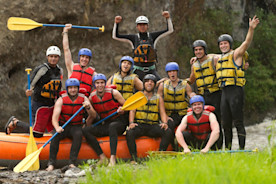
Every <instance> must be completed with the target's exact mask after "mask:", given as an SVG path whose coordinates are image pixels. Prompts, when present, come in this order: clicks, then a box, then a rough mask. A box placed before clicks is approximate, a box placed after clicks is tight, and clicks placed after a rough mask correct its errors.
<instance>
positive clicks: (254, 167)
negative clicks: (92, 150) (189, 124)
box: [81, 147, 276, 184]
mask: <svg viewBox="0 0 276 184" xmlns="http://www.w3.org/2000/svg"><path fill="white" fill-rule="evenodd" d="M270 151H271V150H270ZM270 151H268V150H267V151H263V152H258V153H232V154H230V153H219V154H218V153H216V154H206V155H201V154H194V155H185V156H183V155H179V156H176V157H175V156H174V157H173V156H166V157H150V158H149V160H148V161H145V162H142V163H141V164H138V165H131V164H129V163H125V162H121V163H119V164H117V165H116V166H115V167H113V168H111V167H100V168H97V169H95V170H94V171H93V174H92V173H91V172H88V173H87V177H86V180H85V181H81V183H94V184H96V183H101V184H102V183H120V184H121V183H128V184H131V183H133V184H137V183H143V184H144V183H158V184H160V183H192V184H194V183H201V184H204V183H206V184H210V183H219V184H221V183H227V184H230V183H235V184H237V183H254V184H255V183H274V182H275V181H276V164H275V162H274V160H275V158H274V159H271V153H270ZM272 151H273V152H274V153H275V152H276V147H274V148H273V150H272ZM273 155H274V157H275V155H276V154H273Z"/></svg>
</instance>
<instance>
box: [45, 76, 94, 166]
mask: <svg viewBox="0 0 276 184" xmlns="http://www.w3.org/2000/svg"><path fill="white" fill-rule="evenodd" d="M65 85H66V91H67V93H65V94H62V96H61V97H60V98H59V99H58V100H57V102H56V104H55V107H54V112H53V117H52V121H53V126H54V128H55V130H56V132H58V133H59V134H57V136H56V137H55V138H54V139H53V140H52V141H51V144H50V158H49V162H48V168H47V169H46V170H47V171H52V170H53V169H54V166H55V163H56V158H57V153H58V149H59V142H60V140H62V139H65V138H66V137H69V138H71V139H73V142H72V146H71V151H70V160H69V167H71V168H72V167H75V164H76V161H77V158H78V154H79V151H80V147H81V143H82V119H83V117H84V110H82V111H80V112H79V114H77V115H76V116H75V117H74V118H73V119H72V120H71V122H70V123H69V124H68V125H67V126H66V127H65V128H64V129H63V128H62V127H61V126H62V125H63V124H64V123H66V122H67V121H68V120H69V119H70V118H71V116H72V115H74V114H75V113H76V112H77V111H78V110H79V108H81V106H82V105H84V106H85V109H86V111H87V112H88V117H87V121H92V120H93V119H94V118H95V117H96V112H95V110H94V109H93V107H92V106H91V104H90V102H89V100H88V98H87V97H86V96H85V95H84V94H80V93H79V86H80V82H79V80H78V79H75V78H71V79H68V80H67V81H66V83H65Z"/></svg>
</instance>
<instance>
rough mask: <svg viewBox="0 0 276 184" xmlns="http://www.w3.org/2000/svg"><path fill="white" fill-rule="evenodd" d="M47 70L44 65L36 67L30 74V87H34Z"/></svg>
mask: <svg viewBox="0 0 276 184" xmlns="http://www.w3.org/2000/svg"><path fill="white" fill-rule="evenodd" d="M47 71H48V68H47V67H46V66H45V65H42V66H41V65H40V66H38V67H36V68H35V69H34V71H33V73H32V75H31V89H32V88H34V86H35V85H36V83H37V81H39V79H40V78H41V77H42V76H43V75H45V74H46V73H47Z"/></svg>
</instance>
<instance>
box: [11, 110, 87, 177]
mask: <svg viewBox="0 0 276 184" xmlns="http://www.w3.org/2000/svg"><path fill="white" fill-rule="evenodd" d="M83 108H84V106H82V107H81V108H79V110H78V111H77V112H76V113H75V114H74V115H73V116H72V117H71V118H70V119H69V120H68V121H66V123H65V124H64V125H63V126H62V128H64V127H65V126H66V125H68V124H69V123H70V121H71V120H72V119H73V118H74V117H75V116H76V115H78V113H79V112H80V111H81V110H82V109H83ZM57 134H58V132H56V133H55V134H54V135H53V136H52V137H51V138H50V139H49V140H48V141H47V142H46V143H45V144H44V145H43V146H42V147H40V148H39V150H37V151H35V152H33V153H31V154H30V155H28V156H26V157H25V158H24V159H23V160H21V162H19V163H18V164H17V165H16V166H15V167H14V168H13V171H14V172H16V173H18V172H24V171H27V170H28V169H29V168H30V167H31V166H32V165H33V164H34V163H35V161H36V160H37V159H38V158H39V154H40V152H41V151H42V149H43V148H44V147H45V146H46V145H47V144H49V142H50V141H51V140H53V139H54V138H55V136H56V135H57Z"/></svg>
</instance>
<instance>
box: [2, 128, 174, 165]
mask: <svg viewBox="0 0 276 184" xmlns="http://www.w3.org/2000/svg"><path fill="white" fill-rule="evenodd" d="M50 138H51V134H45V135H44V136H43V137H42V138H35V142H36V144H37V147H38V148H40V147H41V146H43V144H44V143H45V142H47V141H48V140H49V139H50ZM28 140H29V135H28V134H19V133H12V134H11V135H6V134H5V133H2V132H1V133H0V166H4V167H8V168H12V167H14V166H15V165H16V164H17V163H19V162H20V161H21V160H22V159H24V158H25V151H26V146H27V143H28ZM97 140H98V141H99V143H100V146H101V148H102V150H103V152H104V153H105V155H106V156H107V157H110V145H109V137H102V138H97ZM160 141H161V138H149V137H146V136H143V137H140V138H138V139H136V145H137V155H138V157H140V158H144V157H146V156H148V151H157V150H158V149H159V144H160ZM71 142H72V141H71V140H70V139H64V140H62V141H61V142H60V145H59V152H58V155H57V165H58V166H61V165H64V164H66V163H67V161H68V159H69V156H70V149H71ZM49 149H50V144H48V145H47V146H46V147H45V148H43V149H42V151H41V153H40V155H39V160H40V164H41V167H46V165H47V162H48V159H49ZM168 150H172V147H171V146H169V148H168ZM117 158H119V159H130V154H129V151H128V147H127V143H126V137H125V136H119V137H118V145H117ZM88 159H98V156H97V154H96V152H95V151H94V150H93V149H92V148H91V147H90V146H89V145H88V144H87V142H86V140H85V139H84V138H83V142H82V145H81V149H80V152H79V156H78V160H79V161H80V162H82V161H85V160H88Z"/></svg>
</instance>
